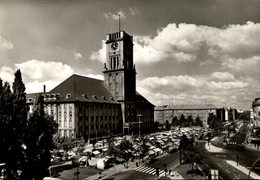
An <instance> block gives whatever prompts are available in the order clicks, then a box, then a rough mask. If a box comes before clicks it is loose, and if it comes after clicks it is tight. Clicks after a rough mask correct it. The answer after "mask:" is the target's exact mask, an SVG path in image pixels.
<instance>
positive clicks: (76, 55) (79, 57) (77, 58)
mask: <svg viewBox="0 0 260 180" xmlns="http://www.w3.org/2000/svg"><path fill="white" fill-rule="evenodd" d="M73 56H74V58H75V60H80V59H82V57H83V56H82V54H81V53H79V52H76V51H73Z"/></svg>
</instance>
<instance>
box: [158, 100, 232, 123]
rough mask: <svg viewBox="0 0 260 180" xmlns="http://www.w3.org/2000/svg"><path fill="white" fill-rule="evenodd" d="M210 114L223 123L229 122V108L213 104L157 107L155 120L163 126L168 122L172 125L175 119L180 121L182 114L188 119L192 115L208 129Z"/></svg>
mask: <svg viewBox="0 0 260 180" xmlns="http://www.w3.org/2000/svg"><path fill="white" fill-rule="evenodd" d="M210 113H212V114H214V115H216V116H217V117H218V118H219V119H221V120H222V121H226V120H228V117H227V115H228V111H227V108H224V107H217V106H215V105H213V104H195V105H171V106H167V105H165V106H157V107H155V110H154V119H155V121H157V122H159V124H161V125H163V124H165V122H166V121H168V122H169V123H171V122H172V119H173V118H174V117H177V118H178V119H180V117H181V115H182V114H183V115H184V116H185V117H186V118H187V117H188V116H189V115H191V116H192V117H193V119H195V118H196V117H197V116H199V117H200V119H201V121H202V122H203V126H204V127H207V125H208V117H209V114H210Z"/></svg>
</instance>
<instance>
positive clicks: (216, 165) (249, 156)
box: [199, 125, 260, 179]
mask: <svg viewBox="0 0 260 180" xmlns="http://www.w3.org/2000/svg"><path fill="white" fill-rule="evenodd" d="M246 134H247V126H246V125H243V126H242V127H241V129H240V131H239V133H238V134H236V135H235V136H233V137H231V138H230V142H229V144H227V145H223V144H216V145H217V146H218V147H221V148H223V149H224V151H223V152H221V153H211V152H208V151H207V150H206V149H205V143H200V144H199V149H200V153H201V154H202V156H203V157H204V159H205V162H206V164H207V166H208V167H209V168H210V169H218V170H219V174H220V176H221V177H222V178H223V179H242V178H243V179H244V178H247V176H246V175H245V174H241V173H240V172H239V171H236V170H235V169H234V168H229V167H228V166H227V164H226V163H225V160H233V161H237V159H238V163H239V164H241V165H243V166H245V167H251V166H252V164H253V163H254V162H255V160H256V159H257V158H259V157H260V151H259V150H255V149H252V148H248V147H245V148H244V149H237V145H236V144H241V143H243V142H244V141H245V138H246ZM257 171H259V170H257ZM258 173H259V172H258Z"/></svg>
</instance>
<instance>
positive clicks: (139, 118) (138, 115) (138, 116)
mask: <svg viewBox="0 0 260 180" xmlns="http://www.w3.org/2000/svg"><path fill="white" fill-rule="evenodd" d="M141 117H142V114H137V118H138V120H139V121H138V123H139V140H140V143H141ZM140 160H141V144H140V148H139V164H140Z"/></svg>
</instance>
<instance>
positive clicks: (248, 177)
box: [247, 158, 260, 179]
mask: <svg viewBox="0 0 260 180" xmlns="http://www.w3.org/2000/svg"><path fill="white" fill-rule="evenodd" d="M259 161H260V158H258V159H257V160H256V161H255V162H254V164H253V165H252V167H251V168H250V170H249V172H248V176H247V179H250V173H251V171H252V170H253V168H254V167H255V165H256V163H258V162H259Z"/></svg>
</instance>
